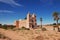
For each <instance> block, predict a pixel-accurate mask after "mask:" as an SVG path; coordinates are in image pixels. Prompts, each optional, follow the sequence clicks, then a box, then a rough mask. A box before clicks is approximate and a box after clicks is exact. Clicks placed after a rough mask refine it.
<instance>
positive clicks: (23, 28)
mask: <svg viewBox="0 0 60 40" xmlns="http://www.w3.org/2000/svg"><path fill="white" fill-rule="evenodd" d="M20 30H30V29H29V28H25V27H24V26H23V27H22V28H20Z"/></svg>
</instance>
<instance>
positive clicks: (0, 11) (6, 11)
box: [0, 10, 15, 13]
mask: <svg viewBox="0 0 60 40" xmlns="http://www.w3.org/2000/svg"><path fill="white" fill-rule="evenodd" d="M0 13H15V12H13V11H9V10H0Z"/></svg>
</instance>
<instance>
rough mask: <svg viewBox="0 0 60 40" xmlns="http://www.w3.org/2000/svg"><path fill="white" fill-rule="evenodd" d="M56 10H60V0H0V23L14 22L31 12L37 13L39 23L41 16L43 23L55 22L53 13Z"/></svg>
mask: <svg viewBox="0 0 60 40" xmlns="http://www.w3.org/2000/svg"><path fill="white" fill-rule="evenodd" d="M55 11H56V12H60V0H0V23H1V24H13V23H14V21H15V20H19V19H24V18H25V17H26V15H27V13H28V12H30V13H31V14H33V13H35V14H36V16H37V23H38V24H40V17H42V18H43V24H50V23H54V20H53V17H52V13H53V12H55ZM59 22H60V21H59Z"/></svg>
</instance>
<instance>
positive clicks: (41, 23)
mask: <svg viewBox="0 0 60 40" xmlns="http://www.w3.org/2000/svg"><path fill="white" fill-rule="evenodd" d="M40 22H41V28H42V17H41V18H40Z"/></svg>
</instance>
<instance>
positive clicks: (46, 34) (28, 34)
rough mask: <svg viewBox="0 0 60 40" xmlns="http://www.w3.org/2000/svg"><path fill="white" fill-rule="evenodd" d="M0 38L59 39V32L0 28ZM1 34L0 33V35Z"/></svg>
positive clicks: (21, 39)
mask: <svg viewBox="0 0 60 40" xmlns="http://www.w3.org/2000/svg"><path fill="white" fill-rule="evenodd" d="M0 34H2V35H3V36H5V38H2V37H0V40H60V32H57V31H54V30H47V31H42V30H40V29H35V30H33V29H32V30H15V31H13V30H5V29H2V28H0ZM0 36H1V35H0Z"/></svg>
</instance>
